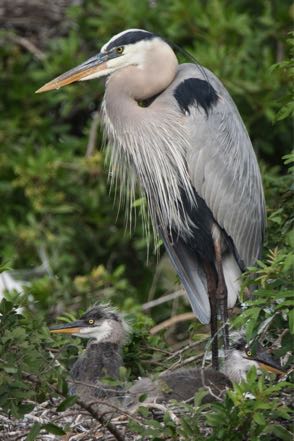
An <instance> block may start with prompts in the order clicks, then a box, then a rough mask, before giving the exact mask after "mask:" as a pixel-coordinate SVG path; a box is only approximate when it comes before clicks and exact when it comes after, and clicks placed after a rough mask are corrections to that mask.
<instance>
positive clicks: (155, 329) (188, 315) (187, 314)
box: [150, 312, 195, 335]
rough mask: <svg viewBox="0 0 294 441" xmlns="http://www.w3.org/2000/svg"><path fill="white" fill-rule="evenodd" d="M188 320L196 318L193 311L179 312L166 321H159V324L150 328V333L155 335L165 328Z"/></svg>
mask: <svg viewBox="0 0 294 441" xmlns="http://www.w3.org/2000/svg"><path fill="white" fill-rule="evenodd" d="M187 320H195V314H194V313H193V312H185V313H184V314H179V315H175V316H173V317H171V318H170V319H168V320H165V321H164V322H161V323H159V324H158V325H156V326H154V327H153V328H151V329H150V334H151V335H155V334H157V333H158V332H160V331H162V330H163V329H167V328H170V327H171V326H173V325H175V324H176V323H179V322H185V321H187Z"/></svg>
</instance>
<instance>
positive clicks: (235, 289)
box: [222, 254, 241, 308]
mask: <svg viewBox="0 0 294 441" xmlns="http://www.w3.org/2000/svg"><path fill="white" fill-rule="evenodd" d="M222 263H223V271H224V276H225V282H226V286H227V290H228V308H233V307H234V306H235V303H236V301H237V298H238V295H239V292H240V286H241V279H240V276H241V270H240V268H239V266H238V264H237V262H236V260H235V258H234V256H233V255H232V254H229V255H227V256H225V257H224V258H223V261H222Z"/></svg>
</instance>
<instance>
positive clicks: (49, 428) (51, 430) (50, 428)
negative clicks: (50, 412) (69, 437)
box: [42, 423, 66, 436]
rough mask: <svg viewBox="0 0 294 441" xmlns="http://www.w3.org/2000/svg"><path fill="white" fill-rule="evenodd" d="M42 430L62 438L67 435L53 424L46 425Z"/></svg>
mask: <svg viewBox="0 0 294 441" xmlns="http://www.w3.org/2000/svg"><path fill="white" fill-rule="evenodd" d="M42 429H44V430H46V432H49V433H53V435H59V436H61V435H65V434H66V432H65V431H64V430H63V429H62V428H61V427H58V426H56V425H55V424H53V423H48V424H44V426H42Z"/></svg>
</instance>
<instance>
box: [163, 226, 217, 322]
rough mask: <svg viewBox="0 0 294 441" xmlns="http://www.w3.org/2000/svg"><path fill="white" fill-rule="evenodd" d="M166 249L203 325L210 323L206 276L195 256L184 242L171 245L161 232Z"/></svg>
mask: <svg viewBox="0 0 294 441" xmlns="http://www.w3.org/2000/svg"><path fill="white" fill-rule="evenodd" d="M161 237H162V239H163V241H164V245H165V248H166V250H167V252H168V254H169V257H170V259H171V261H172V264H173V266H174V267H175V269H176V271H177V273H178V275H179V277H180V279H181V282H182V284H183V285H184V288H185V289H186V292H187V294H188V297H189V301H190V303H191V306H192V309H193V312H194V314H195V315H196V317H198V319H199V320H200V322H201V323H204V324H207V323H209V322H210V304H209V300H208V295H207V284H206V278H205V274H204V272H203V270H202V267H201V265H200V263H199V262H197V259H196V256H195V254H193V255H192V254H190V252H189V250H188V249H187V248H186V246H185V245H184V243H183V242H181V241H180V240H179V241H178V242H177V243H176V244H171V243H170V241H169V240H168V238H167V237H166V236H165V235H164V234H163V233H162V232H161Z"/></svg>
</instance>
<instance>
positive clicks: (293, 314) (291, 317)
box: [289, 309, 294, 334]
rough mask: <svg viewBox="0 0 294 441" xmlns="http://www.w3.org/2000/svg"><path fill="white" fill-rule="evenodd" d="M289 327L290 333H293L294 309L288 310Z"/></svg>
mask: <svg viewBox="0 0 294 441" xmlns="http://www.w3.org/2000/svg"><path fill="white" fill-rule="evenodd" d="M289 329H290V332H291V334H294V309H292V310H291V311H290V312H289Z"/></svg>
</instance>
